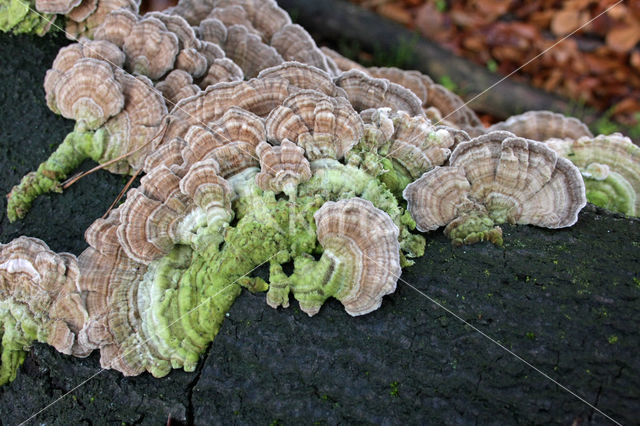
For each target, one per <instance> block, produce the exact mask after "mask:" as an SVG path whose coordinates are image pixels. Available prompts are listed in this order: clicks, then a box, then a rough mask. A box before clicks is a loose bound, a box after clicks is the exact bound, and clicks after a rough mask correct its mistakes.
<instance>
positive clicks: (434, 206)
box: [403, 132, 586, 244]
mask: <svg viewBox="0 0 640 426" xmlns="http://www.w3.org/2000/svg"><path fill="white" fill-rule="evenodd" d="M449 164H450V165H449V166H446V167H436V168H435V169H433V170H431V171H430V172H427V173H425V174H424V175H423V176H422V177H421V178H420V179H418V180H417V181H415V182H413V183H411V184H410V185H408V186H407V188H406V189H405V190H404V193H403V195H404V197H405V199H406V200H407V201H408V203H409V206H408V210H409V212H410V213H411V215H412V217H413V218H414V219H415V221H416V224H417V228H418V229H419V230H421V231H429V230H433V229H436V228H438V227H440V226H445V225H446V228H445V234H446V235H448V236H449V237H450V238H451V239H452V240H453V242H454V243H455V244H462V243H474V242H476V241H483V240H490V241H492V242H494V243H498V244H500V243H501V242H502V231H501V230H500V228H499V227H497V226H495V225H499V224H501V223H505V222H509V223H511V224H520V225H525V224H531V225H536V226H542V227H546V228H562V227H566V226H571V225H573V224H574V223H575V222H576V221H577V219H578V212H579V211H580V210H581V209H582V207H584V205H585V204H586V198H585V190H584V183H583V182H582V178H581V177H580V172H579V171H578V169H577V168H576V167H575V166H573V165H572V164H571V163H570V162H569V161H568V160H565V159H564V158H561V157H558V156H557V154H556V153H555V152H554V151H552V150H551V149H549V148H547V147H546V146H545V145H544V144H542V143H540V142H535V141H531V140H527V139H523V138H518V137H516V136H514V135H513V134H511V133H508V132H491V133H488V134H486V135H484V136H480V137H477V138H475V139H472V140H470V141H468V142H464V143H462V144H460V145H458V146H457V147H456V149H455V150H454V151H453V153H452V154H451V157H450V159H449Z"/></svg>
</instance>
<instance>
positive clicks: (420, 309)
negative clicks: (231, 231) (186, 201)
mask: <svg viewBox="0 0 640 426" xmlns="http://www.w3.org/2000/svg"><path fill="white" fill-rule="evenodd" d="M64 43H66V41H65V40H64V39H62V38H44V39H39V38H29V37H11V36H7V35H2V36H0V57H1V58H2V61H1V65H0V135H1V136H0V153H1V155H0V192H2V193H7V192H8V191H9V189H10V188H11V186H12V185H14V184H16V183H17V182H18V181H19V179H20V177H21V176H22V175H24V174H25V173H27V172H28V171H30V170H32V169H34V168H35V167H36V166H37V165H38V163H39V162H41V161H43V160H44V159H45V158H46V157H47V156H48V155H49V153H50V152H51V151H52V150H53V149H54V148H55V145H56V144H57V143H58V142H59V141H61V140H62V139H63V137H64V135H65V134H66V132H67V131H69V130H70V129H71V127H72V123H71V122H69V121H67V120H64V119H61V118H59V117H57V116H55V115H54V114H53V113H51V112H49V111H48V110H47V108H46V105H45V102H44V92H43V89H42V81H43V78H44V73H45V71H46V69H47V68H48V67H49V66H50V64H51V62H52V61H53V58H54V57H55V55H56V52H57V49H58V48H59V47H60V46H61V45H62V44H64ZM86 166H89V164H87V165H86ZM123 185H124V179H123V178H122V177H121V176H114V175H110V174H108V173H98V174H95V175H91V176H89V177H87V178H85V179H82V180H81V181H80V182H79V183H77V184H75V185H73V186H72V187H71V188H70V189H69V190H67V191H66V192H65V193H64V194H62V195H59V194H53V195H50V196H45V197H40V198H39V199H38V200H37V201H36V202H35V204H34V208H33V209H32V211H31V212H30V213H29V215H28V216H27V217H26V218H25V219H24V220H22V221H19V222H17V223H16V224H12V225H10V224H8V221H7V219H6V214H5V208H6V201H5V200H4V197H3V198H2V202H0V209H1V210H0V218H1V220H2V221H1V222H0V241H1V242H3V243H6V242H8V241H10V240H11V239H13V238H15V237H17V236H18V235H30V236H35V237H39V238H42V239H44V240H45V241H46V242H47V243H48V244H49V245H50V246H51V248H52V249H53V250H56V251H71V252H73V253H75V254H78V253H80V252H81V251H82V249H83V248H84V247H85V246H86V244H85V243H84V241H83V239H82V234H83V231H84V229H85V228H86V227H87V226H88V225H89V223H90V222H92V221H93V220H94V219H95V218H96V217H99V216H101V215H102V214H103V213H104V211H105V210H106V209H107V207H108V205H109V204H110V203H111V201H112V199H113V198H114V197H115V196H116V194H117V193H118V192H119V191H120V189H121V187H122V186H123ZM504 229H505V246H504V247H502V248H498V247H494V246H492V245H490V244H477V245H474V246H471V247H464V248H453V247H451V245H450V243H449V241H448V240H447V239H446V238H445V237H444V236H443V235H442V232H441V231H436V232H433V233H431V234H429V235H428V238H429V243H428V248H427V254H426V255H425V256H424V257H423V258H421V259H419V260H418V262H417V263H416V265H415V266H413V267H411V268H408V269H405V270H404V271H403V275H402V279H403V281H401V282H399V283H398V289H397V291H396V292H395V294H393V295H391V296H390V297H385V299H384V302H383V304H382V308H381V309H380V310H378V311H376V312H374V313H372V314H369V315H366V316H364V317H358V318H351V317H349V316H348V315H347V314H346V313H345V312H344V310H343V309H342V307H341V305H340V304H339V303H338V302H335V301H333V302H331V303H328V304H327V305H326V306H325V307H324V308H323V309H322V310H321V312H320V313H319V314H318V315H317V316H316V317H313V318H308V317H307V316H306V315H305V314H304V313H302V312H300V310H299V309H298V308H297V304H296V303H295V302H294V303H293V304H294V306H293V307H292V308H289V309H287V310H273V309H271V308H269V307H268V306H267V305H266V303H265V301H264V298H265V297H264V294H256V295H251V294H249V293H247V292H244V293H243V294H242V295H241V296H240V297H239V298H238V300H237V302H236V303H235V304H234V305H233V307H232V309H231V311H230V312H229V317H228V319H227V320H226V321H225V323H224V324H223V326H222V330H221V332H220V334H219V335H218V337H217V338H216V340H215V341H214V342H213V344H212V345H211V347H210V349H209V351H208V353H207V354H206V356H204V357H203V358H204V359H203V360H202V361H201V363H200V365H199V369H198V371H196V372H194V373H184V372H182V371H173V372H172V373H171V374H169V376H167V377H166V378H163V379H154V378H153V377H151V376H150V375H148V374H144V375H142V376H140V377H135V378H124V377H122V376H121V375H120V374H119V373H116V372H113V371H104V372H101V373H100V374H97V375H95V374H96V373H98V372H100V367H99V361H98V354H96V353H94V354H92V355H91V356H90V357H88V358H86V359H77V358H72V357H69V356H65V355H61V354H59V353H57V352H55V350H53V349H52V348H50V347H48V346H46V345H43V344H36V345H34V347H33V349H32V351H31V352H30V354H29V356H28V357H27V360H26V361H25V363H24V365H23V366H22V368H21V369H20V371H19V373H18V377H17V379H16V380H15V381H14V382H13V383H11V384H9V385H6V386H4V387H3V388H0V419H2V422H3V424H17V423H19V422H21V421H23V420H26V419H27V418H29V417H30V416H31V415H32V414H34V413H35V412H37V411H39V410H40V409H42V408H44V407H45V406H46V405H47V404H49V403H51V402H53V401H54V400H55V399H56V398H58V397H60V396H62V395H63V394H65V393H66V392H68V391H70V390H71V389H73V388H74V387H75V386H77V385H79V384H81V383H82V382H83V381H85V380H86V379H89V378H90V380H88V381H87V382H86V383H85V384H83V385H82V386H80V387H79V388H78V389H77V390H76V391H74V392H72V393H71V394H69V395H67V396H66V397H64V398H62V399H61V400H60V401H58V402H56V403H55V404H53V405H52V406H51V407H50V408H48V409H47V410H45V411H44V412H42V413H41V414H39V415H38V416H37V417H36V418H34V419H33V420H32V422H31V424H36V423H37V424H52V425H69V424H96V425H98V424H100V425H102V424H113V425H116V424H149V425H159V424H165V423H166V422H167V419H168V418H169V417H171V419H172V423H171V424H174V425H175V424H198V425H207V424H268V423H272V422H276V421H277V422H279V423H280V424H310V423H314V422H318V423H320V424H345V423H363V422H366V423H380V424H407V423H408V424H473V423H480V424H514V423H527V424H531V423H536V424H541V423H544V424H570V423H572V422H574V421H581V422H582V423H581V424H591V423H593V424H606V423H608V421H607V420H606V419H605V418H604V417H603V416H602V415H600V414H598V413H597V412H594V411H593V410H592V409H591V408H589V407H588V406H587V405H586V404H584V403H583V402H581V401H579V400H578V399H576V398H575V397H574V396H572V395H570V394H569V393H568V392H566V391H565V390H563V389H561V388H559V387H558V386H557V385H555V384H554V383H552V382H551V381H550V380H548V379H547V378H545V377H543V376H541V375H540V374H539V373H537V372H536V371H534V370H533V369H531V368H530V367H528V366H527V365H525V364H524V363H523V362H522V361H520V360H518V359H516V358H515V357H514V356H513V355H511V354H509V353H508V352H506V351H505V350H504V349H501V348H500V347H498V346H497V345H496V344H495V343H493V342H491V341H490V340H488V339H487V338H485V337H483V336H482V335H480V334H479V333H478V332H476V331H474V330H473V329H471V328H470V327H469V326H465V325H464V324H463V323H461V322H460V321H459V320H458V319H456V318H455V317H453V316H452V315H451V314H450V313H447V312H446V311H445V310H444V309H443V308H442V307H439V306H437V305H436V304H434V302H433V301H432V300H434V301H437V302H438V303H440V304H442V305H443V306H444V307H446V308H447V309H450V310H451V311H453V312H455V313H456V314H457V315H459V316H460V317H461V318H463V319H464V320H466V321H468V322H469V323H471V324H473V325H474V326H475V327H478V328H479V329H480V330H482V331H483V332H484V333H486V334H487V335H488V336H491V337H492V338H494V339H496V340H498V341H500V342H501V343H502V344H503V345H504V346H505V347H507V348H509V350H512V351H513V352H514V353H516V354H518V355H520V356H521V357H523V358H524V359H526V360H527V361H529V362H530V363H532V364H533V365H535V366H536V367H538V368H540V369H541V370H542V371H544V372H546V373H548V374H549V375H550V376H551V377H553V378H555V379H556V380H557V381H558V382H559V383H561V384H563V385H565V386H567V387H568V388H570V389H571V390H572V391H575V392H576V393H577V394H579V395H581V396H582V397H583V398H584V399H586V400H587V401H589V402H590V403H592V404H594V405H596V406H597V407H598V408H599V409H601V410H603V411H604V412H605V413H607V414H608V415H610V416H611V417H613V418H614V419H616V420H618V421H620V422H622V423H624V424H632V423H634V422H635V421H637V413H638V412H639V411H640V405H639V402H638V401H639V400H640V399H639V396H640V377H639V376H638V371H640V357H638V347H640V312H639V310H640V303H639V302H640V265H639V264H638V259H640V222H639V221H638V220H635V219H628V218H625V217H621V216H618V215H612V214H609V213H606V212H603V211H601V210H597V209H594V208H591V207H588V208H587V209H585V211H583V213H582V214H581V215H580V220H579V222H578V224H577V225H576V226H574V227H572V228H570V229H565V230H556V231H551V230H544V229H539V228H534V227H528V226H523V227H509V226H506V227H505V228H504ZM406 283H410V284H411V286H415V288H416V289H419V290H420V291H422V292H424V294H426V295H427V296H428V297H429V298H431V299H432V300H430V299H428V298H427V297H425V296H423V295H421V294H419V293H418V292H416V290H415V289H413V288H412V287H411V286H410V285H408V284H406ZM93 375H95V377H93V378H91V377H92V376H93Z"/></svg>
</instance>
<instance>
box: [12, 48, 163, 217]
mask: <svg viewBox="0 0 640 426" xmlns="http://www.w3.org/2000/svg"><path fill="white" fill-rule="evenodd" d="M97 50H99V51H101V52H105V53H104V54H105V55H107V56H110V57H111V58H112V59H113V60H117V59H118V52H119V50H118V49H117V47H115V46H113V45H109V44H108V43H107V42H90V44H88V45H87V46H80V45H79V44H76V45H71V46H67V47H65V48H64V49H62V50H61V52H60V53H59V54H58V57H57V58H56V61H55V62H54V68H53V69H52V70H49V71H48V72H47V76H46V78H45V89H46V91H47V105H49V107H50V108H51V109H52V110H53V111H54V112H57V113H59V112H62V113H63V114H66V113H68V114H69V115H65V116H67V117H69V118H75V119H76V120H77V122H76V126H75V129H74V131H73V132H71V133H70V134H69V135H68V136H67V137H66V138H65V140H64V142H63V143H62V144H61V145H60V146H59V147H58V149H57V150H56V151H55V152H54V153H53V154H52V155H51V156H50V157H49V158H48V159H47V160H46V161H45V162H43V163H42V164H41V165H40V166H39V167H38V170H37V171H35V172H31V173H29V174H27V175H26V176H25V177H24V178H23V179H22V180H21V182H20V183H19V184H18V185H16V186H15V187H14V188H13V189H12V190H11V192H10V194H9V196H8V202H7V213H8V216H9V220H11V221H14V220H16V219H19V218H22V217H24V215H25V214H26V213H27V211H28V210H29V208H30V206H31V204H32V202H33V200H35V199H36V198H37V197H38V196H39V195H41V194H44V193H47V192H60V191H61V190H62V187H61V182H62V180H63V179H65V178H66V177H67V175H68V174H69V173H71V172H72V171H73V170H75V169H76V168H77V167H78V166H79V165H80V163H82V161H84V160H85V159H87V158H90V159H92V160H94V161H96V162H98V163H109V164H108V165H107V167H106V168H107V170H110V171H112V172H115V173H130V172H131V171H133V170H138V169H140V168H141V166H142V161H143V160H144V159H145V157H146V154H147V153H148V152H149V151H151V149H152V144H151V143H149V141H151V140H152V138H153V137H154V136H155V135H156V134H157V133H158V131H159V130H160V129H161V124H162V119H163V118H164V116H165V115H166V114H167V107H166V106H165V104H164V101H163V99H162V97H161V96H160V95H159V94H158V93H157V92H156V91H154V90H153V86H152V85H151V82H150V81H149V80H148V79H146V78H145V77H140V76H139V77H133V76H131V75H129V74H126V73H124V72H122V71H119V70H118V69H115V70H112V68H111V65H109V64H108V63H107V62H104V61H100V60H98V59H93V58H91V57H87V55H92V54H95V52H96V51H97ZM120 53H121V52H120ZM120 60H122V57H120ZM103 74H104V75H103ZM101 76H103V77H105V78H104V79H103V80H107V81H100V80H99V79H100V78H101ZM96 79H98V81H100V84H98V88H96V87H94V86H95V84H94V83H95V82H96ZM101 88H102V89H104V90H102V89H101ZM65 111H66V113H65ZM126 153H131V155H129V156H127V157H126V159H123V160H120V161H117V162H115V163H114V162H112V160H114V159H118V158H119V157H121V156H122V155H123V154H126Z"/></svg>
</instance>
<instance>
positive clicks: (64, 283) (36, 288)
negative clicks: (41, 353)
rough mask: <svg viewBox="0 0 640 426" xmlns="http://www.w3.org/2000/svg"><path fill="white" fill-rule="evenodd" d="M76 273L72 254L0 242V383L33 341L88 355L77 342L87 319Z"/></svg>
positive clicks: (29, 242) (25, 241)
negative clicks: (0, 357)
mask: <svg viewBox="0 0 640 426" xmlns="http://www.w3.org/2000/svg"><path fill="white" fill-rule="evenodd" d="M79 275H80V274H79V270H78V264H77V261H76V258H75V256H73V255H72V254H69V253H61V254H56V253H54V252H52V251H51V250H49V247H47V245H46V244H45V243H43V242H42V241H40V240H38V239H35V238H29V237H20V238H17V239H15V240H13V241H12V242H10V243H8V244H0V325H1V327H0V330H1V333H0V335H1V337H2V346H1V349H2V362H1V363H0V384H4V383H7V382H8V381H11V380H13V379H14V378H15V375H16V372H17V369H18V367H19V366H20V365H21V364H22V362H23V361H24V359H25V356H26V350H27V349H28V348H29V346H31V344H32V343H33V342H34V341H39V342H46V343H48V344H50V345H52V346H53V347H55V348H56V349H57V350H58V351H59V352H62V353H65V354H73V355H75V356H86V355H88V353H89V350H87V348H86V347H84V346H83V345H82V344H80V343H79V342H78V336H79V334H81V333H82V332H83V331H82V328H83V326H84V322H85V320H86V318H87V312H86V310H85V309H84V305H83V302H82V296H81V292H80V289H79V288H78V280H79Z"/></svg>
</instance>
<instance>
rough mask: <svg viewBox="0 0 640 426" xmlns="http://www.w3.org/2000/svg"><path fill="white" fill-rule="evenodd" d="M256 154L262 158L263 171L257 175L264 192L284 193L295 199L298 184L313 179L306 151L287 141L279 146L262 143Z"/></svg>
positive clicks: (257, 180)
mask: <svg viewBox="0 0 640 426" xmlns="http://www.w3.org/2000/svg"><path fill="white" fill-rule="evenodd" d="M256 154H258V157H260V170H261V171H260V173H258V174H257V175H256V183H257V184H258V186H259V187H260V188H261V189H263V190H264V191H273V192H275V193H279V192H284V193H285V194H287V195H288V196H289V198H291V199H295V196H296V189H297V186H298V184H299V183H301V182H306V181H308V180H309V179H310V178H311V167H310V165H309V161H308V160H307V159H306V158H305V157H304V149H302V148H300V147H299V146H296V144H294V143H293V142H291V141H289V140H287V139H285V140H284V141H283V142H282V143H281V144H280V145H279V146H273V145H270V144H268V143H267V142H261V143H260V145H258V147H257V148H256Z"/></svg>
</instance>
